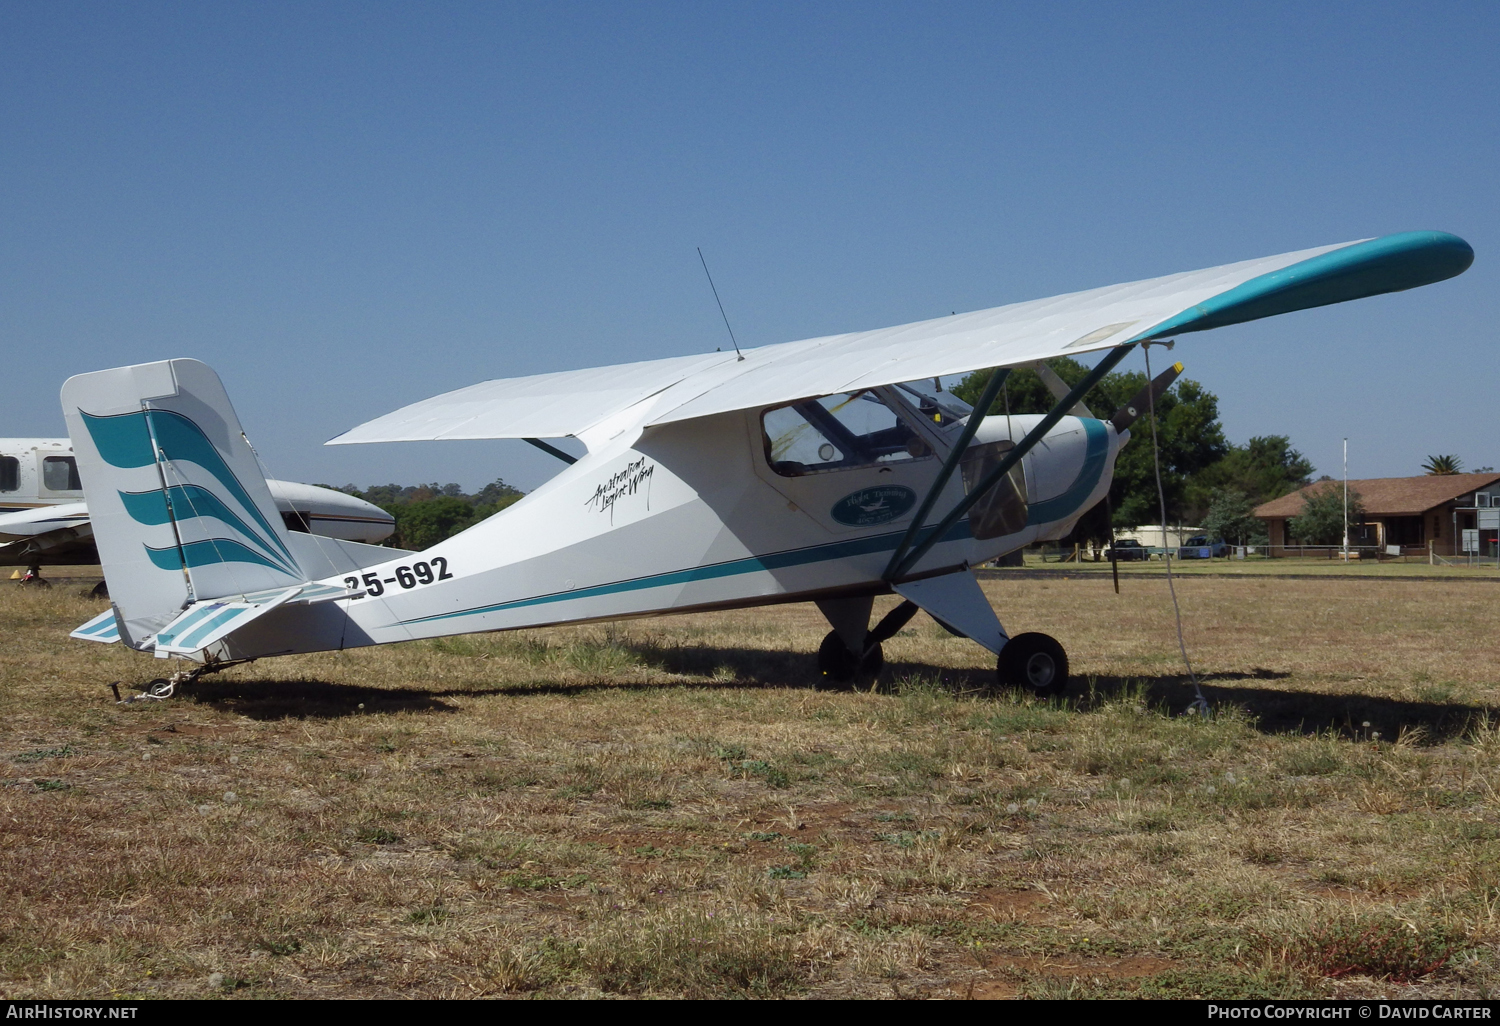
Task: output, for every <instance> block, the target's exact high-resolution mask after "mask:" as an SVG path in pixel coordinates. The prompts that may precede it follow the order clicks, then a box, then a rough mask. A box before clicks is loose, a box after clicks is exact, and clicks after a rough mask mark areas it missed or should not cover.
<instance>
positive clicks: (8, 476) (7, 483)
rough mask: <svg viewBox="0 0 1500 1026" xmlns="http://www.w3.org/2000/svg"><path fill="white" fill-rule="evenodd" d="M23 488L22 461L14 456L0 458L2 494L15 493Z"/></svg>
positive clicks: (0, 488) (0, 489) (0, 486)
mask: <svg viewBox="0 0 1500 1026" xmlns="http://www.w3.org/2000/svg"><path fill="white" fill-rule="evenodd" d="M20 487H21V461H20V460H18V459H16V458H15V457H14V456H0V492H14V491H18V490H20Z"/></svg>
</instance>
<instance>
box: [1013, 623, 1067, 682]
mask: <svg viewBox="0 0 1500 1026" xmlns="http://www.w3.org/2000/svg"><path fill="white" fill-rule="evenodd" d="M997 672H998V674H999V677H1000V686H1001V687H1004V688H1024V689H1025V690H1028V691H1031V692H1032V693H1034V694H1035V695H1036V696H1037V697H1038V698H1049V697H1051V696H1053V695H1061V694H1062V693H1063V692H1064V691H1065V690H1066V689H1067V686H1068V653H1067V652H1065V651H1063V647H1062V645H1060V644H1058V642H1057V639H1056V638H1054V637H1051V636H1050V635H1047V634H1037V633H1035V632H1031V633H1027V634H1017V635H1016V636H1015V637H1014V638H1011V639H1010V640H1009V641H1008V642H1006V643H1005V646H1004V647H1003V648H1001V649H1000V658H999V664H998V666H997Z"/></svg>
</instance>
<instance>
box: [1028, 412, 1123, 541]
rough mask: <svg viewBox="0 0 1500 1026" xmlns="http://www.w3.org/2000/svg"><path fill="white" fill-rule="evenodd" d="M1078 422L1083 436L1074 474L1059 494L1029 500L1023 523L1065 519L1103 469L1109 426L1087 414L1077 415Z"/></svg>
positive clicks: (1094, 483)
mask: <svg viewBox="0 0 1500 1026" xmlns="http://www.w3.org/2000/svg"><path fill="white" fill-rule="evenodd" d="M1078 422H1079V423H1080V424H1082V425H1083V431H1084V437H1085V438H1086V439H1087V442H1086V444H1085V449H1084V455H1083V466H1082V467H1080V468H1079V469H1078V476H1077V477H1075V478H1074V479H1073V483H1072V484H1070V485H1068V487H1067V488H1066V489H1065V490H1064V491H1063V493H1062V494H1061V495H1058V496H1056V497H1054V498H1051V499H1043V500H1042V501H1041V502H1033V503H1032V504H1031V505H1030V506H1029V507H1027V510H1026V526H1027V527H1036V526H1037V525H1039V524H1055V523H1057V522H1059V521H1062V520H1066V519H1068V517H1070V516H1072V515H1073V514H1074V513H1076V512H1078V507H1080V506H1082V505H1083V503H1084V500H1086V499H1087V498H1088V497H1089V495H1090V494H1091V493H1092V492H1093V490H1094V488H1095V487H1097V486H1098V484H1099V476H1100V475H1101V474H1103V473H1104V464H1105V462H1106V461H1107V460H1108V459H1109V429H1108V428H1106V427H1105V426H1104V422H1103V421H1100V420H1093V419H1090V418H1087V417H1080V418H1079V420H1078Z"/></svg>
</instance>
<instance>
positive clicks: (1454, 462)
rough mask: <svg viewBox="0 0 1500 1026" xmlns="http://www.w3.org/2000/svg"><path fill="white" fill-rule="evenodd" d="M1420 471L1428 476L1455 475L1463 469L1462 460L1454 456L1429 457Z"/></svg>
mask: <svg viewBox="0 0 1500 1026" xmlns="http://www.w3.org/2000/svg"><path fill="white" fill-rule="evenodd" d="M1422 469H1423V470H1425V471H1427V473H1429V474H1457V473H1458V472H1459V471H1461V470H1463V469H1464V463H1463V460H1461V459H1459V458H1458V457H1457V456H1456V455H1455V456H1429V457H1427V462H1426V463H1424V464H1422Z"/></svg>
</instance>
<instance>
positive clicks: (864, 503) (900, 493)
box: [829, 485, 917, 527]
mask: <svg viewBox="0 0 1500 1026" xmlns="http://www.w3.org/2000/svg"><path fill="white" fill-rule="evenodd" d="M916 504H917V493H916V492H914V491H912V490H911V489H910V488H907V487H906V486H905V485H876V486H875V487H874V488H861V489H860V490H859V491H857V492H850V493H849V494H848V495H846V496H844V497H843V498H842V499H840V500H839V501H838V502H835V503H834V504H833V509H831V510H829V513H830V515H832V517H833V519H835V520H837V521H838V522H839V523H841V524H848V525H849V526H850V527H870V526H871V525H873V524H888V523H890V522H891V521H892V520H895V519H896V518H897V517H899V516H902V515H904V514H905V513H907V512H909V511H910V510H911V508H912V507H913V506H915V505H916Z"/></svg>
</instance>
